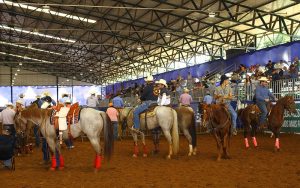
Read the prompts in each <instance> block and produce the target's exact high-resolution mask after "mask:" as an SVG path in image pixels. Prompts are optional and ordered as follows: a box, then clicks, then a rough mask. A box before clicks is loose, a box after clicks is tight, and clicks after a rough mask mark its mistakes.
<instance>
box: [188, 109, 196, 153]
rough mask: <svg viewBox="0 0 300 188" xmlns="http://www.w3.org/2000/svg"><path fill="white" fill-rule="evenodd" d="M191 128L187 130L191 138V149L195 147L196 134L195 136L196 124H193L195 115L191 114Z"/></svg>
mask: <svg viewBox="0 0 300 188" xmlns="http://www.w3.org/2000/svg"><path fill="white" fill-rule="evenodd" d="M191 121H192V122H191V127H190V128H189V132H190V134H191V137H192V145H193V148H195V147H196V146H197V134H196V122H195V114H194V113H193V114H192V119H191Z"/></svg>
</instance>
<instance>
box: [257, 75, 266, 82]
mask: <svg viewBox="0 0 300 188" xmlns="http://www.w3.org/2000/svg"><path fill="white" fill-rule="evenodd" d="M258 81H261V82H269V79H268V78H267V77H265V76H262V77H260V78H259V79H258Z"/></svg>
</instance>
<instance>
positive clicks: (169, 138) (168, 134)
mask: <svg viewBox="0 0 300 188" xmlns="http://www.w3.org/2000/svg"><path fill="white" fill-rule="evenodd" d="M163 132H164V135H165V137H166V139H167V141H168V143H169V154H168V155H167V159H171V157H172V155H173V147H172V136H171V134H170V131H168V130H163Z"/></svg>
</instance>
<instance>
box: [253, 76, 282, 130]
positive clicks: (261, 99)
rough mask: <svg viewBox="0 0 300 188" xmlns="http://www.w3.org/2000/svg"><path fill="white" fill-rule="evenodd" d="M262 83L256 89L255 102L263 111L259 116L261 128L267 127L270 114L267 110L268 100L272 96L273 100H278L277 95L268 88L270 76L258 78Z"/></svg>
mask: <svg viewBox="0 0 300 188" xmlns="http://www.w3.org/2000/svg"><path fill="white" fill-rule="evenodd" d="M258 80H259V82H260V84H259V85H258V86H257V87H256V89H255V102H256V105H257V106H258V108H259V110H260V111H261V114H260V117H259V126H260V127H261V128H266V127H267V126H266V119H267V115H268V110H267V102H269V101H270V98H271V99H273V100H275V101H276V100H277V99H276V97H275V96H274V95H273V94H272V93H271V92H270V90H269V89H268V88H267V86H268V82H269V80H268V78H266V77H261V78H260V79H258Z"/></svg>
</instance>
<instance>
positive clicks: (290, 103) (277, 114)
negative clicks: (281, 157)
mask: <svg viewBox="0 0 300 188" xmlns="http://www.w3.org/2000/svg"><path fill="white" fill-rule="evenodd" d="M285 110H287V111H288V112H289V114H297V110H296V104H295V101H294V98H293V96H285V97H283V98H280V99H279V100H278V101H277V102H276V104H275V105H274V106H273V107H272V109H271V112H270V114H269V116H268V121H267V123H268V128H269V129H270V130H271V131H272V132H273V134H274V135H275V147H274V151H279V150H280V142H279V134H280V128H281V127H282V125H283V122H284V111H285Z"/></svg>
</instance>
